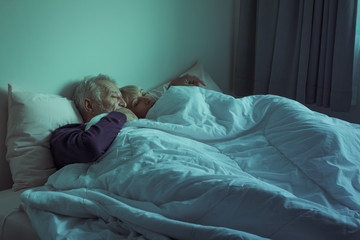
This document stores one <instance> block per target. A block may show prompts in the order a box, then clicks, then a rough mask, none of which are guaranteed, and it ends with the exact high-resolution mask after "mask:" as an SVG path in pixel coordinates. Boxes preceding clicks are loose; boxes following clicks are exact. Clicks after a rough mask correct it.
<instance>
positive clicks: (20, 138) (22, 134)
mask: <svg viewBox="0 0 360 240" xmlns="http://www.w3.org/2000/svg"><path fill="white" fill-rule="evenodd" d="M8 106H9V107H8V125H7V136H6V146H7V153H6V159H7V161H9V165H10V170H11V175H12V178H13V181H14V185H13V190H14V191H17V190H20V189H24V188H30V187H35V186H40V185H43V184H44V183H45V182H46V180H47V178H48V177H49V176H50V175H51V174H52V173H54V172H55V171H56V169H55V165H54V162H53V158H52V155H51V152H50V146H49V139H50V135H51V132H52V131H53V130H55V129H56V128H58V127H60V126H62V125H65V124H68V123H82V122H83V120H82V118H81V115H80V114H79V112H78V111H77V109H76V107H75V105H74V104H73V102H72V101H70V100H68V99H67V98H64V97H61V96H58V95H53V94H37V93H32V92H28V91H23V90H21V89H19V88H16V87H13V86H11V85H10V84H9V85H8Z"/></svg>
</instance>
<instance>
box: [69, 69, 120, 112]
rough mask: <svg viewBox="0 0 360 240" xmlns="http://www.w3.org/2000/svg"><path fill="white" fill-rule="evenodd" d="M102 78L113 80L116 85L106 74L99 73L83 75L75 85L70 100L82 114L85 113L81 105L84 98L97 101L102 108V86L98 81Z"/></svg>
mask: <svg viewBox="0 0 360 240" xmlns="http://www.w3.org/2000/svg"><path fill="white" fill-rule="evenodd" d="M104 80H106V81H110V82H113V83H114V84H115V85H116V83H115V81H114V80H112V79H111V78H110V77H108V76H107V75H104V74H99V75H97V76H95V77H85V78H84V79H83V80H82V81H81V82H80V83H79V84H78V85H77V86H76V88H75V91H74V94H73V97H72V100H73V101H74V103H75V105H76V107H77V108H78V110H79V111H80V114H81V115H82V116H84V113H85V108H84V106H83V101H84V99H85V98H89V99H91V100H94V101H97V102H98V103H99V105H100V107H101V108H103V104H102V101H101V91H102V89H101V88H102V86H101V85H99V84H98V83H99V82H100V81H104Z"/></svg>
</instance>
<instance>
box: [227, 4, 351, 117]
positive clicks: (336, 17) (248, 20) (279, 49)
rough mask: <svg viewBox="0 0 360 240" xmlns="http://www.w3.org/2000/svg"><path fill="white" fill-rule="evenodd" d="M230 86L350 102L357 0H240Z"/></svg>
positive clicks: (343, 106)
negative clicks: (232, 76) (231, 83)
mask: <svg viewBox="0 0 360 240" xmlns="http://www.w3.org/2000/svg"><path fill="white" fill-rule="evenodd" d="M238 3H239V6H240V7H239V11H240V12H239V22H238V37H237V43H236V50H235V51H236V52H235V54H236V57H235V66H234V81H233V90H234V94H235V95H237V96H247V95H252V94H275V95H280V96H284V97H288V98H291V99H295V100H298V101H300V102H302V103H310V104H311V103H316V104H317V105H319V106H324V107H331V109H332V110H335V111H348V110H349V108H350V105H351V94H352V80H353V62H354V44H355V29H356V28H355V27H356V12H357V0H257V1H256V0H239V2H238Z"/></svg>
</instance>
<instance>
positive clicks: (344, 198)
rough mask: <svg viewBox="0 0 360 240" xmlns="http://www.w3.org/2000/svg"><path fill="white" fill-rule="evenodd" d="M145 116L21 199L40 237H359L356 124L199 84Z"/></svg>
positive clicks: (177, 91)
mask: <svg viewBox="0 0 360 240" xmlns="http://www.w3.org/2000/svg"><path fill="white" fill-rule="evenodd" d="M147 118H148V119H142V120H138V121H133V122H130V123H127V124H126V125H125V127H124V128H123V129H122V130H121V131H120V133H119V135H118V136H117V138H116V139H115V141H114V142H113V144H112V145H111V147H110V148H109V149H108V151H107V152H106V153H105V155H103V156H102V157H101V158H100V159H99V160H98V161H97V162H96V163H94V164H72V165H69V166H66V167H64V168H62V169H61V170H59V171H58V172H56V173H55V174H54V175H52V176H51V177H50V178H49V180H48V182H47V184H46V186H43V187H39V188H35V189H31V190H28V191H26V192H24V193H23V195H22V201H23V206H24V209H25V210H26V212H27V213H28V215H29V216H30V218H31V221H32V223H33V225H34V227H35V228H36V230H37V232H38V234H39V235H40V236H41V238H42V239H286V240H289V239H291V240H294V239H306V240H309V239H316V240H320V239H326V240H330V239H337V240H338V239H342V240H344V239H360V157H359V156H360V125H356V124H350V123H347V122H344V121H341V120H338V119H334V118H329V117H327V116H325V115H322V114H319V113H316V112H312V111H310V110H309V109H307V108H306V107H304V106H303V105H301V104H299V103H297V102H295V101H292V100H289V99H286V98H282V97H278V96H273V95H265V96H250V97H245V98H241V99H234V98H232V97H231V96H228V95H224V94H221V93H218V92H214V91H211V90H205V89H201V88H197V87H171V88H170V90H169V91H167V92H166V93H165V94H164V95H163V96H162V97H161V98H160V99H159V100H158V101H157V103H156V104H155V105H154V106H153V108H152V109H151V110H150V111H149V113H148V116H147Z"/></svg>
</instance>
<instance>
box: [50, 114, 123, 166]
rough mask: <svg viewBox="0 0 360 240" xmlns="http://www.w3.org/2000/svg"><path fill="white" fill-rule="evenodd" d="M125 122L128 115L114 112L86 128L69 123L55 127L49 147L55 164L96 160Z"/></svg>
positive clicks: (62, 164)
mask: <svg viewBox="0 0 360 240" xmlns="http://www.w3.org/2000/svg"><path fill="white" fill-rule="evenodd" d="M125 123H126V116H125V114H123V113H120V112H111V113H109V114H108V115H106V116H104V117H103V118H101V119H100V120H99V122H97V123H96V124H94V125H93V126H91V127H90V128H89V129H88V130H87V131H85V127H86V125H85V124H80V123H78V124H67V125H65V126H62V127H60V128H58V129H56V130H55V131H54V132H53V134H52V136H51V139H50V149H51V153H52V155H53V158H54V162H55V165H56V167H57V168H58V169H59V168H62V167H64V166H66V165H68V164H71V163H89V162H94V161H96V160H97V159H98V158H99V157H100V156H101V155H103V154H104V153H105V152H106V150H107V149H108V148H109V146H110V145H111V143H112V142H113V141H114V139H115V137H116V136H117V134H118V133H119V131H120V130H121V129H122V127H123V126H124V124H125Z"/></svg>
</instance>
